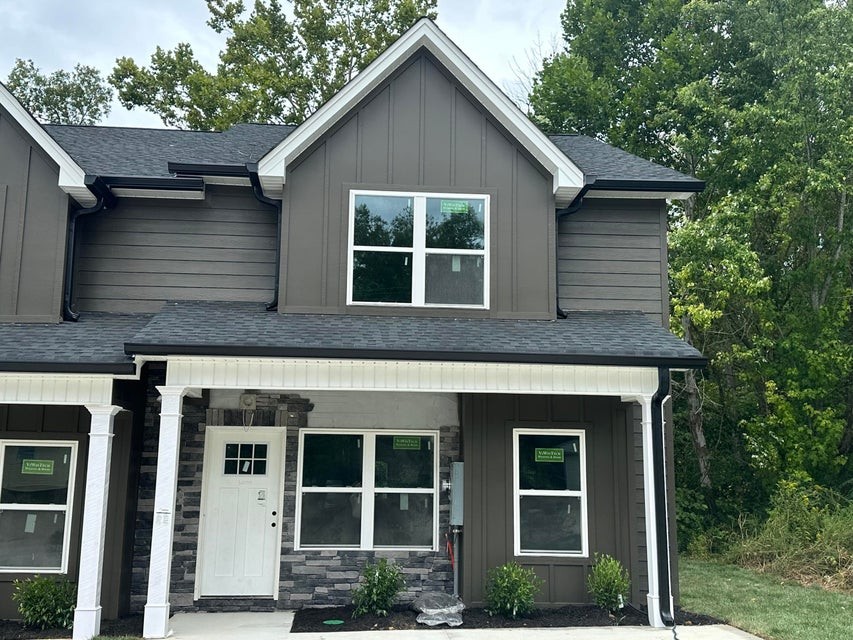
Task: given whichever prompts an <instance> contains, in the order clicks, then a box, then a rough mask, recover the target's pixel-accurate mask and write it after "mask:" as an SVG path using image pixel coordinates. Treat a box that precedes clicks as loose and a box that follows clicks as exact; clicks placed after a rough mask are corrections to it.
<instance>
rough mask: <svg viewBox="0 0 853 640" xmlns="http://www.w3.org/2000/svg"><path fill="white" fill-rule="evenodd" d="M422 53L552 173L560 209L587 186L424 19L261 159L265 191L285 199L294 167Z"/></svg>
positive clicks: (567, 161) (577, 170)
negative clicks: (287, 183)
mask: <svg viewBox="0 0 853 640" xmlns="http://www.w3.org/2000/svg"><path fill="white" fill-rule="evenodd" d="M422 48H423V49H426V50H427V51H429V52H430V53H431V54H432V55H433V56H434V57H435V58H436V59H437V60H438V61H439V62H440V63H441V64H442V65H443V66H444V67H445V68H446V69H447V70H448V71H449V72H450V73H451V74H452V75H453V76H454V77H455V78H456V80H457V81H458V82H459V83H460V84H461V85H462V86H463V87H465V88H466V89H467V90H468V91H469V92H470V93H471V94H472V95H473V96H474V97H475V98H476V99H477V100H479V102H480V103H481V104H483V106H484V107H485V108H486V109H488V110H489V112H490V114H491V116H492V117H493V118H494V119H495V120H497V121H498V122H499V123H500V124H501V125H502V126H503V127H504V128H505V129H506V130H507V131H508V132H509V133H510V134H511V135H513V136H514V137H515V138H516V139H517V140H518V141H519V142H520V143H521V144H522V145H524V147H525V148H526V149H527V151H528V152H529V153H530V154H531V155H532V156H533V157H534V158H535V159H536V160H537V161H538V162H539V163H541V164H542V166H543V167H545V169H547V170H548V171H549V172H550V173H551V175H552V176H553V190H554V194H555V198H556V201H557V205H558V206H560V205H561V204H567V203H568V202H570V201H571V200H572V199H573V198H574V196H575V195H576V194H577V193H578V191H579V190H580V189H581V187H582V186H583V184H584V175H583V172H582V171H581V170H580V168H578V167H577V165H575V164H574V163H573V162H572V161H571V160H570V159H569V158H568V157H567V156H566V155H565V154H564V153H563V152H562V151H560V150H559V149H558V148H557V147H556V146H555V145H554V143H553V142H552V141H551V140H549V139H548V137H547V136H546V135H545V134H543V133H542V132H541V131H540V130H539V129H538V128H537V127H536V125H534V124H533V123H532V122H531V121H530V120H529V119H528V118H527V116H525V115H524V114H523V113H522V112H521V110H520V109H519V108H518V107H517V106H516V105H515V104H514V103H513V102H512V101H511V100H510V99H509V98H508V97H507V96H506V95H505V94H504V93H503V92H502V91H501V90H500V89H499V88H498V87H497V86H496V85H495V84H494V82H492V81H491V80H490V79H489V78H488V77H487V76H486V75H485V74H484V73H483V72H482V71H481V70H480V69H479V68H478V67H477V66H476V65H475V64H474V63H473V62H472V61H471V60H470V59H469V58H468V56H466V55H465V54H464V53H463V52H462V50H461V49H459V47H458V46H457V45H456V44H455V43H454V42H453V41H452V40H450V38H448V37H447V35H446V34H445V33H444V32H442V31H441V30H440V29H439V28H438V27H437V26H436V25H435V23H434V22H432V20H429V19H428V18H424V19H422V20H420V21H419V22H418V23H416V24H415V25H414V26H413V27H412V28H411V29H409V30H408V31H407V32H406V33H404V34H403V35H402V36H400V38H399V39H398V40H397V41H395V42H394V43H393V44H392V45H391V46H390V47H388V49H386V50H385V51H384V52H383V53H382V54H380V55H379V57H378V58H376V60H374V61H373V62H372V63H371V64H370V65H369V66H368V67H367V68H366V69H364V71H362V72H361V73H359V74H358V75H357V76H356V77H355V78H354V79H353V80H352V81H351V82H349V83H348V84H347V85H345V86H344V87H343V88H342V89H341V90H340V91H339V92H338V93H336V94H335V95H334V96H333V97H332V98H331V99H329V101H328V102H326V103H325V104H324V105H323V106H321V107H320V108H319V109H318V110H317V111H316V112H315V113H314V114H312V115H311V116H310V117H309V118H308V119H307V120H306V121H305V122H304V123H302V125H300V126H299V127H298V128H297V129H296V130H295V131H294V132H293V133H292V134H291V135H289V136H288V137H287V138H285V139H284V140H283V141H282V142H281V143H280V144H278V145H277V146H276V147H274V148H273V149H272V150H271V151H270V152H269V153H267V154H266V155H265V156H264V157H263V158H261V160H260V161H259V162H258V177H259V178H260V180H261V184H262V185H263V187H264V192H265V193H266V194H267V195H269V196H271V197H280V196H281V193H282V191H283V188H284V182H285V176H286V175H287V167H288V164H289V163H291V162H292V161H294V160H295V159H296V158H297V157H299V156H300V155H301V154H302V153H303V152H304V151H305V150H307V149H308V148H309V147H310V146H311V145H312V144H313V143H314V142H316V141H317V140H318V139H319V138H320V137H321V136H322V135H323V134H325V133H326V131H328V130H329V129H330V128H331V127H333V126H334V125H335V124H336V123H337V122H338V121H339V120H340V118H342V117H344V116H345V115H346V114H347V113H348V112H349V111H350V110H351V109H353V108H355V107H356V105H358V104H359V103H360V102H361V101H362V100H363V99H364V98H366V97H367V96H368V95H369V94H370V93H371V92H372V91H373V90H374V89H376V88H377V87H378V86H379V85H380V84H382V83H383V82H384V81H385V80H387V79H388V78H389V77H390V76H391V75H392V74H393V73H394V72H395V71H396V70H397V68H398V67H399V65H401V64H403V63H404V62H405V61H406V60H408V59H409V58H410V57H411V56H412V55H414V54H415V53H416V52H417V51H418V50H419V49H422Z"/></svg>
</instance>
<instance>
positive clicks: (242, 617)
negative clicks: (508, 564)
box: [171, 611, 759, 640]
mask: <svg viewBox="0 0 853 640" xmlns="http://www.w3.org/2000/svg"><path fill="white" fill-rule="evenodd" d="M292 623H293V612H292V611H275V612H272V613H265V612H264V613H260V612H257V613H256V612H241V613H177V614H175V615H174V617H173V618H172V620H171V624H172V631H173V635H172V636H171V638H172V640H273V639H280V638H282V637H284V636H290V625H291V624H292ZM532 631H533V629H444V628H443V629H423V630H421V629H418V630H406V631H377V632H376V634H367V633H365V632H363V631H330V632H329V633H295V634H293V635H292V636H291V637H292V638H293V639H294V640H326V639H327V638H331V637H332V636H334V637H335V638H337V639H338V640H367V636H370V637H375V638H379V639H380V640H522V639H523V638H530V637H531V632H532ZM535 635H536V637H537V638H546V637H553V638H555V639H556V638H559V639H560V640H632V639H633V638H641V639H642V640H672V630H671V629H652V628H650V627H582V628H579V627H574V628H566V629H536V630H535ZM678 637H679V638H681V640H759V639H758V638H757V637H756V636H754V635H752V634H749V633H746V632H745V631H741V630H740V629H736V628H734V627H730V626H728V625H708V626H701V627H698V626H697V627H678Z"/></svg>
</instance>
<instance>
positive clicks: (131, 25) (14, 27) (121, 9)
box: [0, 0, 566, 127]
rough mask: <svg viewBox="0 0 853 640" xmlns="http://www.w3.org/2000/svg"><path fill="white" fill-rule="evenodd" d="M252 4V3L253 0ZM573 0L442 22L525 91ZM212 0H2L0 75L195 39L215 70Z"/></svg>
mask: <svg viewBox="0 0 853 640" xmlns="http://www.w3.org/2000/svg"><path fill="white" fill-rule="evenodd" d="M247 4H250V2H247ZM565 5H566V1H565V0H532V1H531V0H439V1H438V20H437V22H438V25H439V27H441V28H442V29H443V30H444V31H445V32H446V33H447V35H448V36H450V38H451V39H452V40H454V41H455V42H456V44H457V45H459V47H460V48H461V49H462V50H463V51H464V52H465V53H466V54H468V56H469V57H470V58H471V59H472V60H473V61H474V62H475V63H476V64H477V65H478V66H479V67H480V68H481V69H482V70H483V71H484V72H485V73H486V75H488V76H489V77H490V78H491V79H492V80H493V81H494V82H495V83H496V84H497V85H498V86H499V87H501V88H502V89H504V90H505V91H507V92H508V93H509V94H510V95H511V97H514V96H513V94H514V93H518V85H517V80H516V77H517V74H515V73H514V72H513V64H515V65H516V66H517V67H521V68H522V69H525V70H527V69H529V68H530V63H529V62H528V58H529V57H530V55H529V54H530V53H531V52H533V51H537V50H539V49H544V50H549V48H550V47H553V46H554V43H556V42H557V41H558V40H557V39H558V36H559V33H560V12H561V11H562V10H563V8H564V7H565ZM207 17H208V12H207V6H206V5H205V2H204V0H27V1H22V0H0V80H5V79H6V77H7V76H8V75H9V71H10V70H11V69H12V66H13V65H14V62H15V58H24V59H27V58H29V59H31V60H32V61H33V62H34V63H35V65H36V66H37V67H39V68H41V70H42V71H43V72H50V71H55V70H56V69H68V70H70V69H72V68H73V67H74V65H75V64H77V63H81V64H85V65H90V66H93V67H96V68H98V69H100V70H101V73H102V74H103V75H104V76H106V75H108V74H109V73H110V71H111V69H112V67H113V64H114V63H115V59H116V58H118V57H121V56H129V57H132V58H134V59H135V60H136V62H137V63H138V64H147V63H148V60H149V58H150V56H151V54H152V53H153V52H154V50H155V48H156V47H157V46H160V47H163V48H164V49H172V48H174V47H175V45H177V44H178V43H179V42H189V43H190V44H191V45H192V48H193V51H194V52H195V54H196V57H197V58H198V59H199V61H200V62H201V63H202V64H203V65H204V66H205V67H207V68H208V69H210V70H213V69H214V68H215V66H216V61H217V57H218V54H219V51H220V49H221V47H222V44H223V40H224V39H223V37H222V36H220V35H218V34H216V33H214V32H213V30H212V29H210V28H209V27H207V25H206V24H205V21H206V20H207ZM104 124H108V125H114V126H139V127H158V126H162V124H161V122H160V119H159V118H158V117H157V116H155V115H154V114H151V113H149V112H147V111H144V110H141V109H134V110H133V111H128V110H126V109H124V108H123V107H122V106H121V105H120V104H119V103H118V102H115V103H114V104H113V107H112V111H111V113H110V115H109V116H108V117H107V119H106V120H105V122H104Z"/></svg>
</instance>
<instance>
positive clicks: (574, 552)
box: [513, 429, 588, 556]
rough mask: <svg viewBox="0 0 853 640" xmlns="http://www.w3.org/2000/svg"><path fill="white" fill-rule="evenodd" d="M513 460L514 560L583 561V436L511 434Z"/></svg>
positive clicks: (585, 552)
mask: <svg viewBox="0 0 853 640" xmlns="http://www.w3.org/2000/svg"><path fill="white" fill-rule="evenodd" d="M513 456H514V458H513V466H514V469H513V475H514V485H513V489H514V490H513V494H514V519H515V522H514V529H515V536H514V537H515V553H516V555H531V556H539V555H561V556H586V555H588V540H587V510H586V509H587V508H586V499H587V495H586V446H585V439H584V432H583V431H580V430H575V429H515V430H514V431H513Z"/></svg>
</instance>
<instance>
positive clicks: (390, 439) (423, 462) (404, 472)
mask: <svg viewBox="0 0 853 640" xmlns="http://www.w3.org/2000/svg"><path fill="white" fill-rule="evenodd" d="M433 460H434V458H433V438H432V436H408V435H405V434H399V435H389V436H384V435H383V436H376V486H377V487H394V488H398V489H405V488H410V489H430V488H432V486H433Z"/></svg>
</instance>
